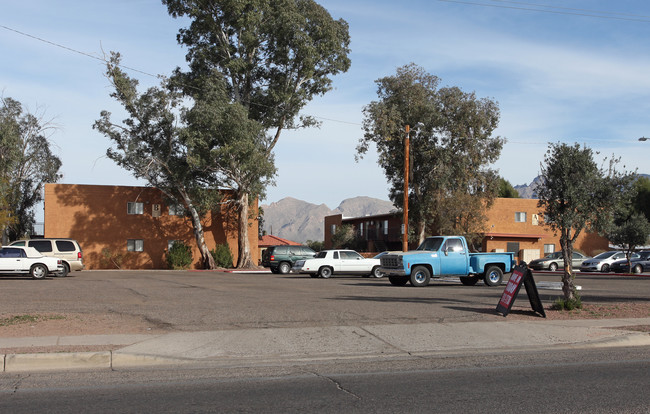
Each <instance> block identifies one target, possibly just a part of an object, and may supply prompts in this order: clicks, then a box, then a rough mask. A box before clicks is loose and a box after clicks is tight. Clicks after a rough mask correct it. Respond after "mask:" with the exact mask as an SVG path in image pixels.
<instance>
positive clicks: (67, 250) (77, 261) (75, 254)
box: [9, 239, 84, 277]
mask: <svg viewBox="0 0 650 414" xmlns="http://www.w3.org/2000/svg"><path fill="white" fill-rule="evenodd" d="M9 246H25V247H33V248H35V249H36V250H38V251H39V252H41V254H42V255H43V256H50V257H56V258H57V259H61V261H62V262H63V271H62V272H60V273H58V274H57V276H60V277H64V276H67V275H68V273H70V271H73V270H83V269H84V262H83V254H82V252H81V247H80V246H79V243H77V241H76V240H73V239H29V240H16V241H15V242H13V243H10V244H9Z"/></svg>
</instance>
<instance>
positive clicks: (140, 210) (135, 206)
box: [126, 202, 144, 214]
mask: <svg viewBox="0 0 650 414" xmlns="http://www.w3.org/2000/svg"><path fill="white" fill-rule="evenodd" d="M126 213H127V214H144V204H143V203H132V202H128V203H126Z"/></svg>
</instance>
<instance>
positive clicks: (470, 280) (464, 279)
mask: <svg viewBox="0 0 650 414" xmlns="http://www.w3.org/2000/svg"><path fill="white" fill-rule="evenodd" d="M477 282H478V276H476V275H474V276H461V277H460V283H462V284H463V285H465V286H474V285H475V284H476V283H477Z"/></svg>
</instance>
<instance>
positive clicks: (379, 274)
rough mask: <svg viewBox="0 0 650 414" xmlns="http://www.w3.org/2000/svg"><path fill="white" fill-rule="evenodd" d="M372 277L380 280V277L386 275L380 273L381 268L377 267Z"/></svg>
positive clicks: (373, 270)
mask: <svg viewBox="0 0 650 414" xmlns="http://www.w3.org/2000/svg"><path fill="white" fill-rule="evenodd" d="M370 276H372V277H376V278H377V279H379V278H380V277H384V274H383V273H382V272H380V271H379V266H375V267H373V268H372V273H371V274H370Z"/></svg>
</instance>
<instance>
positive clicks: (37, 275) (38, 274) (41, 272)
mask: <svg viewBox="0 0 650 414" xmlns="http://www.w3.org/2000/svg"><path fill="white" fill-rule="evenodd" d="M29 274H30V275H31V276H32V278H33V279H43V278H44V277H45V276H47V267H45V265H42V264H40V263H37V264H35V265H34V266H32V268H31V269H30V270H29Z"/></svg>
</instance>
